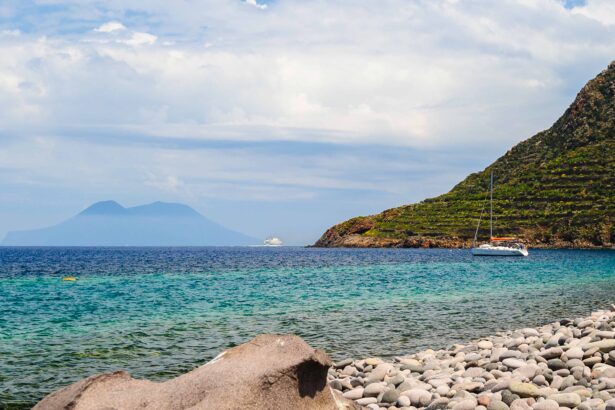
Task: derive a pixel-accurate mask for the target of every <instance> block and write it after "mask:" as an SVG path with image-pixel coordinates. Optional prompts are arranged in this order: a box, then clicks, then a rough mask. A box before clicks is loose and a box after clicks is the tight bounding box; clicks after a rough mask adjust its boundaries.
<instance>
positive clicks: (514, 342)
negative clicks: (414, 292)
mask: <svg viewBox="0 0 615 410" xmlns="http://www.w3.org/2000/svg"><path fill="white" fill-rule="evenodd" d="M328 380H329V385H330V386H331V388H333V389H334V390H337V391H339V392H341V394H342V395H343V396H344V397H345V398H347V399H350V400H354V402H355V403H356V404H357V405H359V406H362V407H363V408H367V409H369V410H382V409H386V410H397V409H402V410H415V409H429V410H436V409H453V410H466V409H467V410H470V409H478V410H506V409H511V410H524V409H536V410H551V409H553V410H556V409H562V408H563V409H566V408H568V409H572V408H575V409H579V410H590V409H598V410H615V304H614V305H611V306H610V307H609V308H608V309H605V310H597V311H595V312H592V313H591V314H590V315H589V316H586V317H578V318H575V319H562V320H560V321H559V322H552V323H549V324H546V325H542V326H538V327H535V328H529V327H528V328H523V329H517V330H509V331H505V332H498V333H496V334H495V335H494V336H488V337H483V338H481V339H478V340H475V341H472V342H470V343H468V344H465V345H461V344H455V345H453V346H451V347H449V348H446V349H440V350H437V351H434V350H431V349H427V350H424V351H421V352H418V353H415V354H411V355H407V356H398V357H395V358H394V359H393V360H382V359H381V358H377V357H372V358H364V359H357V360H354V359H345V360H341V361H338V362H336V363H335V364H334V366H333V367H331V369H330V370H329V375H328Z"/></svg>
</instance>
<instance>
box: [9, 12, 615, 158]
mask: <svg viewBox="0 0 615 410" xmlns="http://www.w3.org/2000/svg"><path fill="white" fill-rule="evenodd" d="M78 4H79V3H78V2H76V3H75V4H73V8H70V9H69V10H74V9H76V10H80V9H79V6H78ZM255 4H257V5H263V6H264V4H260V3H256V2H255ZM599 4H602V5H603V7H608V4H606V3H599V0H593V1H590V2H588V3H587V4H586V5H584V6H577V7H573V8H572V10H569V9H566V8H565V7H564V6H563V5H562V3H561V2H560V1H558V0H541V1H539V2H514V1H502V2H498V4H497V5H495V4H493V3H492V2H484V3H483V2H481V1H477V2H467V1H457V2H450V1H443V0H442V1H429V2H428V1H417V2H410V3H409V2H405V1H397V0H389V1H387V2H384V3H382V4H379V5H378V6H376V5H375V4H373V3H371V2H357V3H353V6H352V7H350V5H349V4H346V3H343V2H342V3H336V4H328V5H326V6H323V5H322V4H320V3H316V2H302V3H297V4H292V5H291V4H290V3H287V2H278V3H276V7H272V8H271V9H270V10H268V13H266V14H262V15H261V14H259V15H254V14H253V13H250V12H249V10H245V9H246V8H245V7H237V6H233V5H231V4H226V3H224V4H222V3H218V2H215V1H213V2H211V3H208V4H207V7H206V6H203V7H202V8H196V9H194V10H188V9H184V8H183V7H181V6H178V7H171V6H168V7H166V6H163V5H161V4H155V5H152V6H143V5H140V4H139V3H134V4H133V5H132V6H130V7H132V8H133V9H135V10H137V11H139V10H140V12H141V13H143V14H144V15H146V16H148V17H147V19H145V20H143V19H139V20H135V18H134V17H132V20H131V18H130V17H126V15H127V14H126V9H124V8H121V7H122V6H120V5H119V3H113V2H112V3H109V4H107V3H105V5H104V6H103V3H102V2H100V3H99V2H97V1H91V2H90V6H91V7H94V8H95V9H96V8H97V7H98V8H100V10H101V11H100V13H102V14H104V15H106V16H112V17H117V18H119V17H120V16H124V17H122V21H124V20H125V19H128V20H127V21H124V22H123V23H120V22H119V20H112V21H107V22H104V23H102V24H101V25H100V26H99V27H98V28H97V29H95V32H96V34H94V33H91V32H90V33H88V32H85V33H83V34H82V35H81V36H76V35H71V36H67V35H64V34H62V33H60V32H58V33H54V32H53V31H51V32H48V33H44V37H42V36H41V35H39V34H30V35H27V36H24V35H22V36H20V38H19V39H18V40H14V41H12V40H11V38H9V37H7V38H4V40H3V41H2V42H1V43H0V51H1V52H2V54H3V55H9V54H10V53H12V52H13V51H14V54H13V55H12V56H11V57H10V58H8V59H6V60H5V61H4V62H0V74H2V75H3V78H4V84H0V88H2V90H3V91H4V92H5V95H6V98H4V99H3V98H0V108H3V110H2V111H3V114H0V118H1V119H2V120H3V124H5V127H10V126H11V124H12V125H13V126H15V127H17V126H18V124H19V122H20V121H21V120H22V119H23V118H24V117H25V116H27V117H28V118H31V121H30V123H31V124H36V125H37V126H40V127H51V126H53V127H57V126H67V125H72V124H76V123H79V125H80V126H85V127H87V126H88V125H90V126H92V127H109V128H113V129H118V130H119V129H125V130H134V129H138V130H139V132H141V133H145V134H146V133H151V134H152V135H158V136H159V135H166V136H169V137H172V136H173V135H174V134H175V133H177V132H185V133H186V134H188V135H191V136H194V137H198V138H203V139H217V138H230V139H239V140H244V139H253V140H254V139H256V140H307V141H322V142H327V141H328V142H335V143H349V144H354V143H374V142H377V143H380V144H390V145H411V146H425V145H429V146H442V145H443V144H451V143H454V144H459V145H463V144H464V143H467V142H468V141H474V142H476V141H481V140H482V141H498V143H501V146H502V147H504V146H507V145H510V144H511V143H513V142H515V141H518V140H520V139H522V138H524V137H526V136H528V135H530V134H532V133H533V132H535V131H537V130H539V129H541V128H544V127H546V126H548V125H549V123H550V122H551V121H553V120H554V119H555V117H556V115H557V114H558V113H559V112H561V111H562V110H563V109H564V108H565V106H566V105H567V104H568V103H569V102H570V99H571V97H572V95H573V94H572V93H571V90H574V89H575V88H579V87H580V86H581V85H582V84H583V83H584V82H585V81H586V80H587V79H588V78H590V77H591V76H592V75H594V74H595V73H596V72H598V71H599V70H600V69H601V68H602V67H604V66H605V65H606V64H607V63H608V62H609V61H610V60H611V59H613V57H615V42H614V41H612V40H613V39H614V38H615V28H613V27H612V26H605V25H603V24H601V23H599V22H598V21H596V23H595V24H592V23H591V21H594V20H588V19H587V18H586V17H585V16H584V15H580V14H579V13H581V12H583V13H590V11H591V10H594V9H595V8H596V7H598V6H599ZM238 5H241V3H239V4H238ZM126 7H128V6H126ZM131 10H132V9H131ZM103 11H104V13H103ZM86 12H88V13H90V12H89V9H88V10H87V11H86V10H84V11H83V13H86ZM75 13H76V12H75ZM132 14H133V15H137V16H138V15H139V14H138V13H137V12H136V11H135V12H134V13H132ZM605 15H606V14H605ZM196 16H200V17H199V18H198V19H196V18H193V17H196ZM323 16H324V17H323ZM348 21H352V22H353V24H347V22H348ZM152 22H156V24H155V25H154V24H153V23H152ZM180 22H181V24H182V26H181V29H180V27H179V26H178V24H180ZM292 22H295V23H296V22H301V24H295V23H292ZM124 23H125V24H126V25H124ZM148 25H149V26H150V27H148ZM203 27H206V29H205V30H204V31H203ZM436 27H437V29H436ZM545 27H548V28H549V29H548V30H546V29H545ZM41 34H42V33H41ZM158 40H160V41H158ZM203 44H210V45H211V46H210V47H203V46H202V45H203ZM126 46H130V48H127V47H126ZM140 46H148V47H140ZM21 83H24V84H31V85H32V87H30V88H28V89H23V88H20V87H18V86H16V85H15V84H21ZM571 84H572V85H571ZM32 90H40V92H39V93H38V94H37V93H33V92H32ZM504 96H505V98H504ZM9 101H10V103H9Z"/></svg>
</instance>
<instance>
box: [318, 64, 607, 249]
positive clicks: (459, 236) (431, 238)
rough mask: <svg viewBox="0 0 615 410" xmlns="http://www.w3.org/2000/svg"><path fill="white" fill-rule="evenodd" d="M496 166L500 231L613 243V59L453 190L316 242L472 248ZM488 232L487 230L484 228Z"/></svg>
mask: <svg viewBox="0 0 615 410" xmlns="http://www.w3.org/2000/svg"><path fill="white" fill-rule="evenodd" d="M479 120H480V119H477V121H479ZM491 171H493V172H494V173H495V176H496V185H495V191H494V214H495V215H496V216H497V223H496V230H497V234H498V235H516V236H518V237H520V238H522V239H523V240H524V241H525V242H526V243H527V244H529V245H530V246H533V247H561V248H571V247H612V246H614V244H615V62H613V63H611V64H610V65H609V67H608V68H607V69H606V70H604V71H603V72H602V73H600V74H599V75H598V76H597V77H596V78H594V79H593V80H591V81H589V82H588V83H587V84H586V85H585V86H584V87H583V89H582V90H581V91H580V92H579V94H578V95H577V97H576V99H575V100H574V102H573V103H572V105H571V106H570V107H569V108H568V109H567V110H566V112H565V113H564V114H563V115H562V116H561V117H560V118H559V119H558V120H557V121H556V122H555V124H553V126H552V127H551V128H549V129H548V130H546V131H542V132H539V133H538V134H536V135H535V136H533V137H531V138H530V139H528V140H526V141H523V142H521V143H519V144H517V145H516V146H515V147H513V148H512V149H511V150H510V151H508V152H507V153H506V154H505V155H504V156H502V157H501V158H499V159H498V160H497V161H495V162H494V163H493V164H491V165H489V166H488V167H487V168H486V169H485V170H484V171H482V172H478V173H474V174H471V175H470V176H468V177H467V178H466V179H465V180H463V181H462V182H460V183H459V184H458V185H456V186H455V187H454V188H453V189H452V190H451V191H450V192H448V193H446V194H444V195H441V196H438V197H436V198H430V199H426V200H424V201H422V202H420V203H417V204H412V205H405V206H401V207H399V208H393V209H389V210H386V211H384V212H382V213H380V214H377V215H371V216H361V217H356V218H352V219H350V220H347V221H345V222H342V223H340V224H338V225H335V226H333V227H331V228H329V229H328V230H327V231H326V232H325V233H324V234H323V235H322V237H321V238H320V239H319V240H318V241H317V242H316V243H315V244H314V246H317V247H445V248H454V247H468V246H470V244H471V241H472V238H473V236H474V230H475V228H476V222H477V220H478V218H479V215H480V213H481V208H482V207H483V204H484V199H485V194H486V192H487V191H488V187H489V174H490V173H491ZM488 236H489V232H488V231H487V230H486V229H485V230H481V231H480V232H479V238H483V239H487V238H488Z"/></svg>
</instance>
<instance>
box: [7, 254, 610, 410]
mask: <svg viewBox="0 0 615 410" xmlns="http://www.w3.org/2000/svg"><path fill="white" fill-rule="evenodd" d="M67 276H73V277H75V278H76V279H77V280H76V281H64V280H63V278H64V277H67ZM611 303H615V251H612V250H602V251H599V250H530V256H529V257H527V258H521V257H519V258H510V257H509V258H506V257H473V256H472V255H471V254H470V253H469V251H468V250H447V249H316V248H300V247H228V248H216V247H205V248H199V247H195V248H192V247H191V248H124V247H122V248H10V247H0V408H2V409H21V408H30V407H32V406H33V405H34V404H35V403H36V402H37V401H38V400H40V399H41V398H43V397H44V396H45V395H46V394H48V393H50V392H52V391H54V390H56V389H58V388H61V387H63V386H66V385H68V384H70V383H72V382H74V381H76V380H79V379H81V378H84V377H87V376H89V375H92V374H95V373H101V372H109V371H114V370H119V369H122V370H126V371H128V372H130V373H131V374H132V375H133V376H134V377H137V378H147V379H151V380H157V381H163V380H167V379H169V378H173V377H175V376H177V375H179V374H181V373H184V372H187V371H189V370H191V369H193V368H195V367H197V366H200V365H202V364H204V363H206V362H207V361H209V360H211V359H212V358H213V357H214V356H215V355H217V354H218V353H219V352H221V351H222V350H224V349H228V348H230V347H233V346H237V345H239V344H241V343H244V342H246V341H248V340H250V339H251V338H253V337H254V336H256V335H258V334H260V333H294V334H297V335H299V336H301V337H302V338H304V339H305V340H306V341H307V342H308V343H309V344H311V345H312V346H313V347H316V348H320V349H324V350H325V351H326V352H327V353H328V354H329V355H330V356H331V357H332V358H333V359H334V360H339V359H343V358H347V357H354V358H361V357H371V356H378V357H385V358H389V357H392V356H397V355H406V354H410V353H413V352H417V351H419V350H423V349H426V348H433V349H438V348H443V347H446V346H450V345H451V344H453V343H464V342H469V341H470V340H473V339H477V338H480V337H481V336H487V335H491V334H494V333H495V332H498V331H503V330H510V329H516V328H521V327H528V326H538V325H541V324H545V323H549V322H552V321H556V320H559V319H562V318H566V317H578V316H582V315H587V314H588V313H590V312H591V311H592V310H596V309H601V308H607V307H608V306H609V305H610V304H611Z"/></svg>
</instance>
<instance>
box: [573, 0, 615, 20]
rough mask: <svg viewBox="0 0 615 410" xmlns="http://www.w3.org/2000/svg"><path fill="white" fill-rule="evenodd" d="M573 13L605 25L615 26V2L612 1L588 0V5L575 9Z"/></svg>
mask: <svg viewBox="0 0 615 410" xmlns="http://www.w3.org/2000/svg"><path fill="white" fill-rule="evenodd" d="M572 12H573V13H574V14H579V15H582V16H585V17H588V18H590V19H593V20H596V21H599V22H600V23H602V24H605V25H615V2H613V1H611V0H587V2H586V4H584V5H582V6H579V7H574V8H573V9H572Z"/></svg>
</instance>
